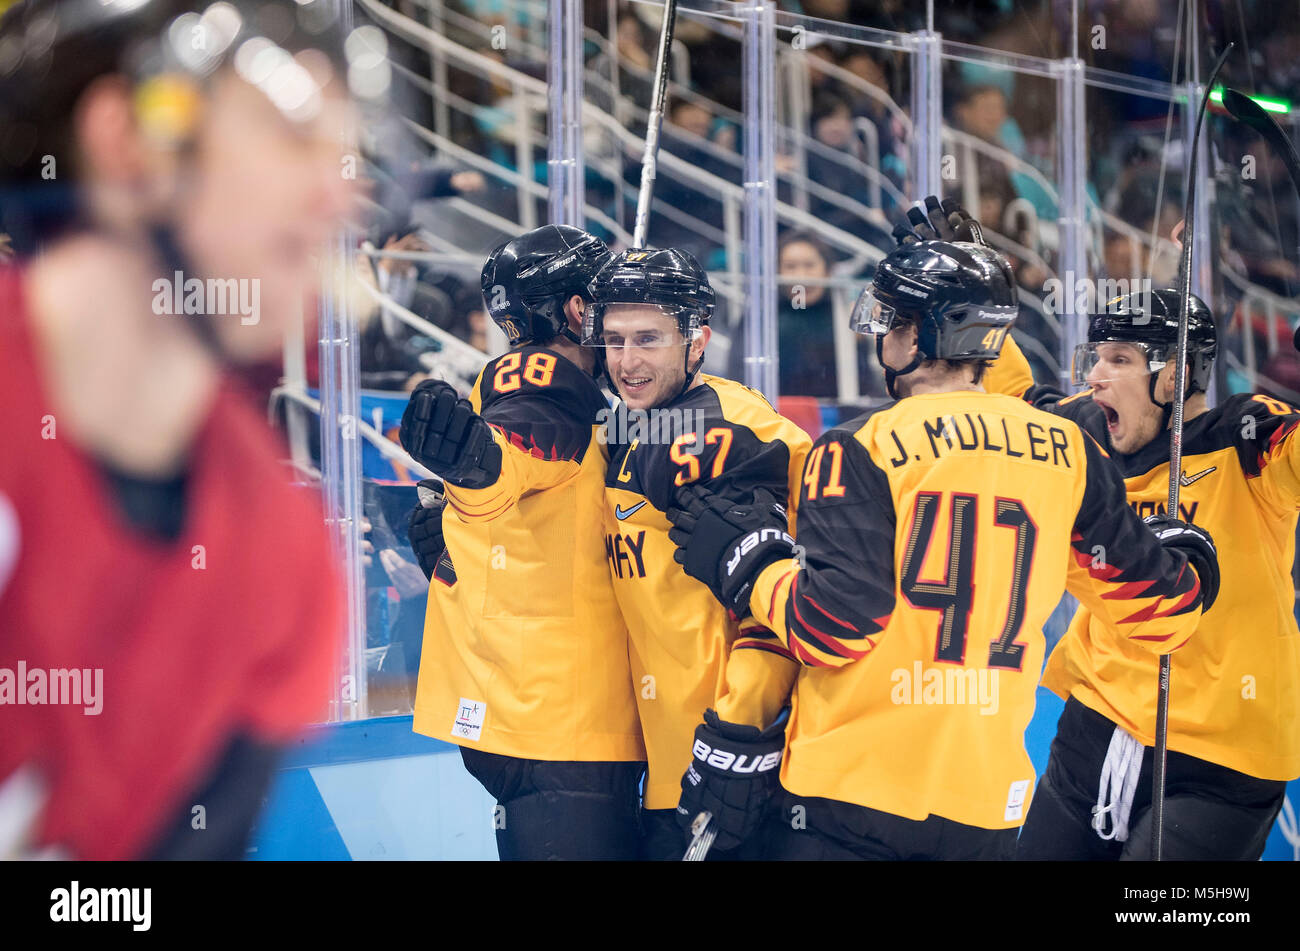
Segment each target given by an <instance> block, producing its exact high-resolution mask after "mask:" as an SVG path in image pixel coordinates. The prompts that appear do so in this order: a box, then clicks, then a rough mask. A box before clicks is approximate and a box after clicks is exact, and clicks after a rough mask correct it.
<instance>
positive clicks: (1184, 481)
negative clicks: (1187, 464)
mask: <svg viewBox="0 0 1300 951" xmlns="http://www.w3.org/2000/svg"><path fill="white" fill-rule="evenodd" d="M1217 468H1219V467H1218V466H1210V468H1208V469H1202V470H1201V471H1200V472H1198V473H1196V475H1190V476H1189V475H1188V474H1187V470H1186V469H1184V470H1183V474H1182V475H1180V476H1179V477H1178V481H1179V483H1180V484H1181V485H1182V487H1183V488H1184V489H1185V488H1187V487H1188V486H1189V485H1191V484H1192V483H1193V482H1195V481H1196V480H1197V479H1203V478H1205V477H1206V476H1207V475H1209V474H1210V473H1211V472H1213V471H1214V470H1215V469H1217Z"/></svg>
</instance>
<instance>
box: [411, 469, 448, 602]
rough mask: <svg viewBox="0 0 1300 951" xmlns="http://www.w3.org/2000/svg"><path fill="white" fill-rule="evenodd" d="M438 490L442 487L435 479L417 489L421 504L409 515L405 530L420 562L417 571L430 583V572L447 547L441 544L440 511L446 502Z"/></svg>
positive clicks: (425, 482)
mask: <svg viewBox="0 0 1300 951" xmlns="http://www.w3.org/2000/svg"><path fill="white" fill-rule="evenodd" d="M441 489H442V486H441V485H439V484H438V482H437V481H436V480H434V479H425V480H424V481H423V482H420V483H418V484H417V485H416V492H417V494H418V496H419V499H420V501H419V504H417V505H416V506H415V511H413V512H412V513H411V524H410V527H409V528H408V530H407V536H408V537H409V538H410V539H411V550H412V551H414V552H415V557H416V560H418V561H419V562H420V570H421V571H423V572H424V576H425V577H426V578H428V579H429V580H430V581H432V580H433V569H434V567H435V566H437V564H438V556H439V555H441V554H442V550H443V549H444V548H446V547H447V546H446V544H444V542H443V540H442V510H443V509H444V508H446V507H447V500H446V498H445V497H444V496H443V494H442V491H441Z"/></svg>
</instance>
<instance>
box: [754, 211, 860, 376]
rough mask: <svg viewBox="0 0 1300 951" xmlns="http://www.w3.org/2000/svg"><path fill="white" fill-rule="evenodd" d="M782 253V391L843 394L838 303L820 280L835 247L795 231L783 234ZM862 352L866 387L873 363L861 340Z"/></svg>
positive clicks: (779, 325)
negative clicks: (837, 346)
mask: <svg viewBox="0 0 1300 951" xmlns="http://www.w3.org/2000/svg"><path fill="white" fill-rule="evenodd" d="M777 255H778V257H777V273H778V274H779V275H780V279H781V283H780V288H779V291H778V294H779V297H778V304H777V353H778V354H779V355H780V379H779V383H778V387H779V392H780V394H781V395H782V396H816V397H821V398H823V399H832V400H833V399H838V397H839V387H838V372H837V365H836V362H835V327H834V319H835V308H834V305H833V297H832V294H831V291H830V289H829V288H828V287H826V286H825V285H824V284H822V283H819V282H821V281H824V280H825V279H827V278H829V277H830V276H831V271H830V265H831V256H830V252H829V251H827V249H826V245H825V244H823V243H822V241H821V239H820V238H818V237H817V236H816V235H814V234H812V233H811V232H806V231H792V232H790V233H788V234H786V235H785V236H784V237H783V238H782V239H781V243H780V245H779V247H778V251H777ZM857 353H858V379H859V384H860V386H861V389H862V391H863V392H866V391H867V390H868V385H867V384H868V382H869V378H868V374H869V373H870V368H869V362H868V360H867V356H866V351H865V350H864V348H863V345H862V341H861V340H858V341H857Z"/></svg>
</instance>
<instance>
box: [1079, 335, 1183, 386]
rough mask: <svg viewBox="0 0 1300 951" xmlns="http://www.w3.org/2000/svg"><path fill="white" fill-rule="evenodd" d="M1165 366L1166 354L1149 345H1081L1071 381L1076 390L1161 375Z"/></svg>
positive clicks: (1111, 342)
mask: <svg viewBox="0 0 1300 951" xmlns="http://www.w3.org/2000/svg"><path fill="white" fill-rule="evenodd" d="M1165 363H1166V359H1165V354H1164V351H1163V350H1160V349H1158V348H1156V347H1152V346H1149V345H1148V344H1145V343H1131V342H1129V341H1121V340H1102V341H1099V342H1097V343H1081V344H1079V345H1078V346H1076V347H1075V348H1074V359H1073V360H1072V361H1071V364H1070V380H1071V382H1072V383H1074V385H1075V386H1089V385H1091V384H1093V383H1113V382H1115V381H1116V380H1124V379H1134V378H1137V377H1145V376H1147V374H1149V373H1159V372H1160V371H1161V370H1162V369H1164V367H1165Z"/></svg>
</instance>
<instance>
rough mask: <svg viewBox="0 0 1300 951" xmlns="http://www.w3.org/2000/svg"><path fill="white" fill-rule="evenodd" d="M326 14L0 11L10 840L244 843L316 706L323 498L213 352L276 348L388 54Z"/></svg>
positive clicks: (128, 846)
mask: <svg viewBox="0 0 1300 951" xmlns="http://www.w3.org/2000/svg"><path fill="white" fill-rule="evenodd" d="M333 20H334V14H333V13H332V12H331V9H329V8H327V5H326V4H325V3H323V2H321V0H309V2H306V3H299V4H270V3H262V4H258V5H254V4H244V3H237V4H233V5H232V4H230V3H215V4H212V5H206V4H205V5H198V4H193V3H191V2H185V0H144V2H127V0H118V2H114V0H107V2H105V0H49V2H39V0H28V2H25V3H20V4H18V5H16V6H15V7H13V8H12V9H11V10H10V11H9V12H8V13H7V14H6V16H5V18H4V20H3V21H0V232H4V233H8V234H9V235H10V236H11V238H12V241H13V247H14V250H15V252H16V254H17V259H16V261H15V263H14V264H13V265H12V266H10V267H7V268H4V269H3V270H0V430H2V431H3V432H4V433H5V439H6V441H7V443H8V448H7V450H6V452H4V453H3V454H0V512H3V513H4V514H3V515H0V565H4V566H5V567H4V568H2V569H0V789H6V788H7V789H9V790H18V791H20V792H23V795H21V796H15V797H14V798H13V799H11V800H9V801H10V802H11V803H12V802H16V801H19V800H21V801H22V802H24V803H25V805H21V806H17V807H15V808H18V809H20V811H21V810H22V809H25V810H26V811H27V812H28V813H29V814H30V815H29V818H27V819H25V820H22V821H20V822H16V821H15V818H14V815H12V814H11V815H9V816H2V815H0V830H4V829H7V834H8V839H9V841H8V843H7V846H0V848H7V850H8V851H9V852H10V853H14V852H17V853H18V854H56V855H64V856H71V857H75V858H85V859H123V858H237V857H239V856H241V855H242V854H243V851H244V846H245V841H246V839H247V836H248V834H249V831H250V830H251V828H252V824H253V822H254V820H255V818H256V813H257V810H258V806H259V803H260V801H261V798H262V796H263V794H264V792H265V790H266V788H267V784H268V782H269V780H270V777H271V772H272V769H273V768H274V763H275V761H276V756H277V753H278V752H279V751H280V750H281V749H282V748H283V747H284V745H285V744H286V743H287V742H288V741H289V739H290V738H291V737H292V736H293V735H294V734H295V733H296V732H297V731H298V730H299V729H300V728H301V726H302V725H303V724H305V723H306V722H308V721H309V720H311V719H313V718H316V717H319V716H321V715H323V714H324V713H325V701H326V699H327V697H328V693H329V686H330V680H331V665H332V663H333V660H334V656H335V649H336V645H337V644H338V643H339V632H340V622H341V618H342V613H341V611H340V610H339V608H340V605H339V603H338V602H337V599H336V597H335V596H334V594H333V592H336V591H338V590H339V585H338V584H337V583H336V571H335V568H334V565H333V563H332V558H331V556H330V549H329V545H328V539H327V537H326V535H325V530H324V526H323V522H322V512H321V509H320V506H319V504H318V501H317V500H316V499H315V498H314V497H313V494H312V493H310V492H306V491H303V490H300V489H295V488H293V487H291V486H290V485H289V484H288V483H287V482H286V481H285V478H284V472H283V469H282V467H281V466H280V464H279V462H278V459H279V458H280V456H281V455H282V453H281V450H280V446H279V444H278V442H277V440H276V438H275V437H274V435H273V433H272V432H270V431H269V430H268V428H267V426H266V424H265V422H264V418H263V415H262V413H261V412H260V411H259V409H258V407H256V406H255V405H252V404H251V403H250V402H249V401H248V400H247V399H245V397H244V396H242V395H241V393H240V389H239V385H238V383H237V382H236V380H235V376H234V374H233V373H232V369H234V368H237V367H239V366H241V365H247V364H251V363H254V362H257V361H261V360H266V359H268V358H269V357H273V356H274V355H275V354H276V353H277V352H278V350H279V348H280V346H281V340H282V331H283V328H284V326H285V323H286V321H287V320H288V319H289V318H290V317H291V316H292V315H294V313H295V312H296V311H297V310H298V309H299V308H301V306H302V300H303V298H304V296H305V295H309V294H310V293H311V291H312V290H313V288H315V287H317V286H318V285H319V276H318V274H317V272H316V269H315V267H314V266H313V255H314V254H315V253H316V252H317V251H318V249H319V248H320V246H321V245H322V243H323V241H324V240H325V239H326V238H327V237H329V236H330V235H331V234H333V233H334V232H335V231H336V229H337V228H338V227H339V226H340V225H341V223H342V220H343V216H344V214H345V212H346V211H347V210H348V209H349V207H351V200H352V194H351V189H350V182H349V181H348V180H347V178H346V177H345V176H344V175H343V174H341V169H342V168H344V162H343V148H344V144H345V142H346V136H345V130H346V129H347V128H348V127H349V126H350V124H351V123H352V121H353V119H354V118H355V114H354V110H355V107H354V105H353V100H352V98H351V97H350V96H349V91H348V88H347V87H348V86H349V85H351V86H352V88H353V89H354V90H356V89H357V88H358V87H359V86H360V87H365V86H366V83H365V80H366V79H367V78H370V79H375V80H376V81H377V82H375V83H371V84H369V85H370V88H376V87H377V86H378V85H383V84H384V83H385V82H386V80H385V77H384V75H383V71H384V70H385V69H386V66H385V64H384V62H383V58H382V56H376V55H374V51H373V47H372V48H370V49H369V50H367V49H362V48H359V46H358V44H359V43H360V44H361V47H365V46H366V44H365V42H364V40H365V35H364V34H361V35H358V34H353V35H352V36H350V37H349V38H348V40H347V41H346V44H344V43H343V42H339V41H338V40H339V38H338V37H336V30H335V24H334V22H333ZM359 52H362V53H369V54H370V56H369V65H370V67H372V68H373V71H371V72H369V73H368V71H367V68H366V63H365V62H363V61H362V60H361V59H359V58H357V56H356V54H357V53H359ZM349 66H351V68H349ZM345 77H346V80H347V81H346V82H345ZM178 305H179V306H178ZM178 311H180V313H178ZM24 791H25V792H24ZM197 806H202V807H203V812H202V821H201V822H200V821H198V817H199V815H200V813H199V812H198V811H197V810H196V808H195V807H197ZM196 826H198V827H200V828H195V827H196ZM19 827H21V828H19ZM20 836H21V839H22V841H18V839H19V837H20Z"/></svg>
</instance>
